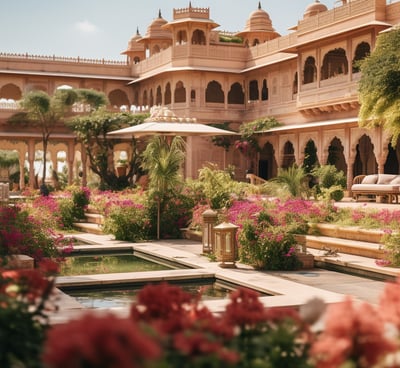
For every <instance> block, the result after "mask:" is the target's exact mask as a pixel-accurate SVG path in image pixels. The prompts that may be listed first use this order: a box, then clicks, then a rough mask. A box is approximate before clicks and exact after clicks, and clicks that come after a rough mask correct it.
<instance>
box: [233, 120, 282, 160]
mask: <svg viewBox="0 0 400 368" xmlns="http://www.w3.org/2000/svg"><path fill="white" fill-rule="evenodd" d="M280 125H281V123H279V122H278V121H277V120H276V119H275V118H273V117H266V118H260V119H257V120H254V121H251V122H248V123H243V124H242V125H241V126H240V128H239V133H240V134H241V138H240V139H239V140H237V141H236V142H235V148H236V149H238V150H239V151H240V152H242V153H243V154H244V155H246V156H248V157H253V156H254V154H255V153H256V152H259V151H260V150H261V148H260V146H259V144H258V136H257V135H255V133H260V132H264V131H267V130H269V129H271V128H275V127H278V126H280Z"/></svg>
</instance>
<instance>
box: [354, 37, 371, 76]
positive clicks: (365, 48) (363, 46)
mask: <svg viewBox="0 0 400 368" xmlns="http://www.w3.org/2000/svg"><path fill="white" fill-rule="evenodd" d="M370 53H371V46H370V45H369V43H367V42H361V43H359V44H358V45H357V48H356V52H355V53H354V59H353V73H358V72H359V71H360V67H359V65H358V63H357V62H358V61H360V60H363V59H364V58H365V57H367V56H368V55H369V54H370Z"/></svg>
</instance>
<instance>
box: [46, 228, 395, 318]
mask: <svg viewBox="0 0 400 368" xmlns="http://www.w3.org/2000/svg"><path fill="white" fill-rule="evenodd" d="M74 236H75V237H76V238H78V239H81V240H82V241H84V242H85V243H89V245H82V246H77V247H76V248H77V250H81V251H82V252H83V251H85V250H87V249H90V250H96V249H97V250H102V251H104V250H105V249H109V250H114V251H115V250H123V249H125V250H133V251H134V252H136V253H141V254H143V255H146V256H147V257H154V258H156V259H162V260H165V261H168V262H173V263H177V264H180V265H182V266H185V267H190V269H176V270H167V271H151V272H129V273H118V274H108V275H90V276H63V277H58V278H57V285H58V286H60V287H62V286H66V285H69V286H71V285H72V286H73V285H85V284H86V285H90V284H106V283H125V282H130V281H132V282H135V281H140V280H142V281H144V280H149V281H161V280H165V281H168V280H170V279H174V280H177V279H182V280H185V279H192V278H194V277H195V278H199V279H201V278H209V277H215V278H216V279H218V280H222V281H225V282H229V283H233V284H236V285H241V286H246V287H250V288H252V289H256V290H258V291H260V292H261V293H264V294H267V295H269V296H265V297H261V300H262V302H263V303H264V304H265V305H266V306H271V307H272V306H295V307H298V306H301V305H303V304H304V303H306V302H307V301H308V300H310V299H312V298H320V299H322V300H324V301H325V303H335V302H339V301H341V300H343V298H344V296H345V295H352V296H353V297H354V298H355V299H356V300H363V301H367V302H370V303H373V304H376V303H378V301H379V295H380V293H381V291H382V289H383V287H384V282H382V281H374V280H370V279H365V278H362V277H356V276H352V275H347V274H343V273H338V272H333V271H327V270H323V269H318V268H314V269H310V270H300V271H290V272H266V271H256V270H254V269H252V268H251V267H249V266H247V265H244V264H240V263H238V264H237V268H234V269H227V268H221V267H220V266H219V264H218V263H217V262H211V261H210V259H209V258H208V257H206V256H204V255H202V245H201V243H199V242H196V241H191V240H186V239H179V240H161V241H153V242H146V243H129V242H122V241H116V240H113V237H111V236H110V235H94V234H87V233H82V234H77V235H74ZM316 252H318V251H316ZM316 255H317V256H318V254H316ZM335 257H336V259H337V261H338V262H342V263H344V264H346V262H352V263H353V264H357V265H358V266H359V267H368V268H369V269H376V270H377V271H378V272H379V270H382V268H380V267H378V266H376V265H375V263H374V260H371V259H366V258H363V257H357V256H348V255H345V254H338V255H336V256H335ZM393 272H394V273H396V272H398V270H397V269H393ZM60 301H61V302H60V306H61V308H60V311H59V312H58V313H56V314H54V315H53V316H52V317H51V319H52V321H53V322H54V323H57V322H61V321H64V320H65V319H69V318H73V317H74V316H76V314H80V313H82V311H83V309H82V306H81V305H80V304H79V303H77V302H76V300H75V299H73V298H71V297H69V296H67V295H65V294H63V293H60ZM227 302H228V301H227V300H210V301H205V304H206V305H207V306H208V307H209V308H210V309H211V310H212V311H214V312H218V311H221V310H223V308H224V306H225V305H226V303H227ZM117 312H119V313H122V314H124V313H127V309H123V310H121V309H120V310H118V311H117Z"/></svg>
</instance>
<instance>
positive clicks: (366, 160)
mask: <svg viewBox="0 0 400 368" xmlns="http://www.w3.org/2000/svg"><path fill="white" fill-rule="evenodd" d="M377 172H378V163H377V162H376V158H375V154H374V145H373V144H372V142H371V138H370V137H368V136H367V135H365V134H364V135H363V136H362V137H361V138H360V140H359V141H358V144H357V146H356V159H355V161H354V167H353V175H354V176H357V175H369V174H375V173H377Z"/></svg>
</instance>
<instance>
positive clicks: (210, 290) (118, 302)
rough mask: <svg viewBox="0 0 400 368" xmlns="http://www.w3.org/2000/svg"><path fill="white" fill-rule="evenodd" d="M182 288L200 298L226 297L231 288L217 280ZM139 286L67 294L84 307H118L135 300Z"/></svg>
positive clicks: (128, 304) (126, 305)
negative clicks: (199, 295)
mask: <svg viewBox="0 0 400 368" xmlns="http://www.w3.org/2000/svg"><path fill="white" fill-rule="evenodd" d="M180 287H182V289H183V290H184V291H186V292H188V293H190V294H192V295H194V296H195V295H197V294H198V293H202V297H201V299H202V300H212V299H226V298H228V297H229V294H230V293H231V291H232V289H231V288H229V287H226V286H224V285H222V284H219V283H218V282H214V283H209V284H206V285H204V283H202V284H199V283H196V282H194V283H190V284H183V285H180ZM140 289H141V287H135V286H132V287H126V286H125V287H123V288H113V289H103V290H76V291H73V290H70V291H68V292H67V293H68V295H70V296H72V297H74V298H75V299H76V300H77V301H78V302H79V303H80V304H82V305H83V306H84V307H86V308H98V309H106V308H118V307H129V306H130V305H131V304H132V302H134V301H135V298H136V295H137V293H138V292H139V291H140Z"/></svg>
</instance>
